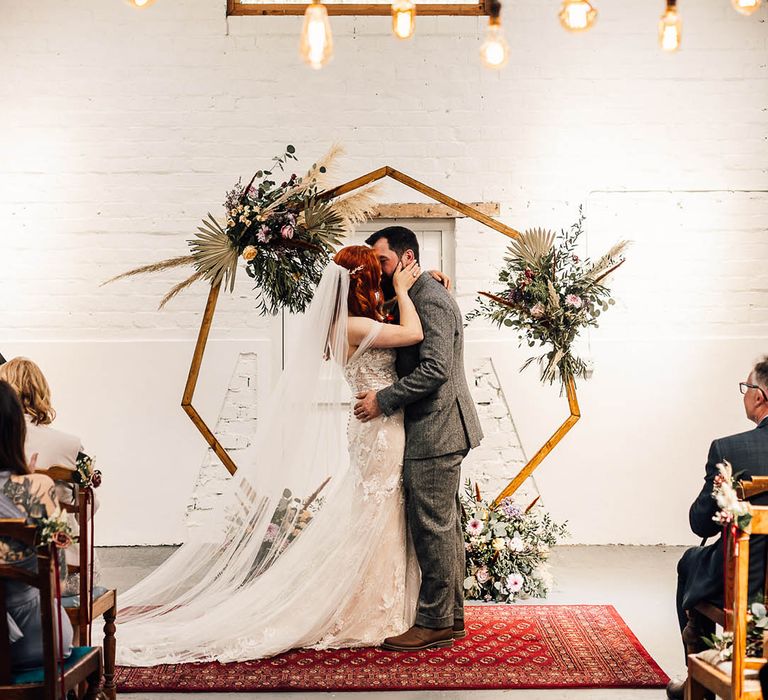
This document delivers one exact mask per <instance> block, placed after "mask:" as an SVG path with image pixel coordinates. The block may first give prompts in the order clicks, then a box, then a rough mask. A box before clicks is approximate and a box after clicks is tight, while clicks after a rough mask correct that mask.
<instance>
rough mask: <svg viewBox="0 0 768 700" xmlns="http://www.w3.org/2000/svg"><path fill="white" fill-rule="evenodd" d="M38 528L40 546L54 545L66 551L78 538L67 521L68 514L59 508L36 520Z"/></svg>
mask: <svg viewBox="0 0 768 700" xmlns="http://www.w3.org/2000/svg"><path fill="white" fill-rule="evenodd" d="M34 522H35V524H36V525H37V527H38V543H39V544H40V545H43V546H45V545H49V544H53V545H54V546H56V547H58V548H59V549H66V548H67V547H69V546H70V545H71V544H72V543H73V542H77V538H76V537H75V535H74V533H73V532H72V528H71V527H70V525H69V522H68V520H67V514H66V513H65V512H64V511H63V510H61V508H60V507H58V506H57V508H56V510H55V511H54V512H53V513H51V514H50V515H46V516H44V517H42V518H36V519H34Z"/></svg>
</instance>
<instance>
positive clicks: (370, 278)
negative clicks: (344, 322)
mask: <svg viewBox="0 0 768 700" xmlns="http://www.w3.org/2000/svg"><path fill="white" fill-rule="evenodd" d="M333 261H334V262H335V263H336V264H337V265H340V266H341V267H346V268H347V270H349V295H348V297H347V308H348V309H349V315H350V316H365V317H367V318H372V319H373V320H374V321H381V319H382V313H381V265H380V264H379V259H378V258H377V257H376V253H374V252H373V248H369V247H368V246H364V245H350V246H346V247H345V248H342V249H341V250H340V251H339V252H338V253H336V255H335V256H334V258H333Z"/></svg>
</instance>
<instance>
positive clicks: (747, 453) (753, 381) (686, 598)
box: [667, 356, 768, 698]
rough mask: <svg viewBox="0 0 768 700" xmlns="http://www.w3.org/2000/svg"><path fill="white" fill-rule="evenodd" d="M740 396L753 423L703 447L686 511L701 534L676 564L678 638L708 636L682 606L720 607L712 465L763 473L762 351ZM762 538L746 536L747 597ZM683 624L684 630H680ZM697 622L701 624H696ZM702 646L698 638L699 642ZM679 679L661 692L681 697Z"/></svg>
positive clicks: (767, 439) (766, 457)
mask: <svg viewBox="0 0 768 700" xmlns="http://www.w3.org/2000/svg"><path fill="white" fill-rule="evenodd" d="M739 391H740V392H741V393H742V395H743V401H744V412H745V413H746V416H747V418H748V419H749V420H750V421H752V422H753V423H755V425H756V426H757V427H755V428H753V429H752V430H748V431H746V432H744V433H738V434H737V435H729V436H728V437H723V438H719V439H717V440H715V441H714V442H713V443H712V445H711V447H710V448H709V457H708V458H707V465H706V471H705V474H704V486H703V487H702V489H701V493H699V495H698V496H697V497H696V500H695V501H694V502H693V505H692V506H691V508H690V511H689V513H688V518H689V520H690V524H691V529H692V530H693V532H694V533H695V534H697V535H698V536H699V537H703V538H705V539H704V540H703V541H702V544H701V545H700V546H698V547H691V549H688V550H687V551H686V552H685V554H683V556H682V558H681V559H680V561H679V563H678V565H677V617H678V621H679V623H680V632H681V634H683V638H684V639H688V640H691V641H693V640H696V642H699V641H700V639H701V636H710V635H711V634H712V633H713V632H714V631H715V629H714V624H713V623H710V621H709V620H706V619H704V618H700V619H699V620H698V623H699V627H698V629H695V628H694V627H693V626H692V625H689V618H688V614H687V611H689V610H692V609H693V608H694V607H695V606H696V605H698V604H699V603H703V602H710V603H714V604H715V605H717V606H718V607H722V606H723V594H724V571H723V537H722V526H721V525H719V524H718V523H716V522H715V521H714V519H713V518H714V515H715V513H716V512H717V510H718V506H717V503H715V499H714V498H713V497H712V490H713V486H714V481H715V477H716V476H717V475H718V469H717V465H718V464H719V463H720V462H723V461H724V460H727V461H728V462H730V463H731V465H732V466H733V473H734V474H737V473H739V472H742V477H747V476H768V356H766V357H764V358H763V359H762V360H761V361H760V362H758V363H757V364H756V365H755V366H754V367H753V368H752V371H751V372H750V373H749V376H748V377H747V380H746V381H745V382H740V383H739ZM752 502H753V503H755V504H758V505H768V494H763V495H761V496H757V497H755V498H753V499H752ZM708 537H717V540H715V542H713V543H712V544H709V545H705V544H704V542H705V541H706V538H708ZM765 540H766V538H765V537H753V538H752V539H751V540H750V556H749V599H750V600H752V599H753V597H757V596H758V595H761V594H762V591H763V578H764V573H765V568H764V567H765V555H766V541H765ZM686 626H688V629H686ZM702 626H703V628H702ZM701 648H702V649H703V648H704V647H703V643H702V645H701ZM684 692H685V681H674V680H673V681H670V683H669V685H668V686H667V697H669V698H682V697H684Z"/></svg>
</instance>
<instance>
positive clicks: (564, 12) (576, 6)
mask: <svg viewBox="0 0 768 700" xmlns="http://www.w3.org/2000/svg"><path fill="white" fill-rule="evenodd" d="M559 17H560V24H562V25H563V28H564V29H567V30H568V31H569V32H583V31H584V30H586V29H589V28H590V27H592V25H593V24H594V23H595V20H596V19H597V10H596V9H595V8H594V7H592V4H591V3H590V2H589V1H588V0H563V5H562V7H561V8H560V15H559Z"/></svg>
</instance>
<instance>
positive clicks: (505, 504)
mask: <svg viewBox="0 0 768 700" xmlns="http://www.w3.org/2000/svg"><path fill="white" fill-rule="evenodd" d="M501 510H502V511H503V512H504V515H506V516H507V517H508V518H519V517H520V516H521V515H522V514H523V509H522V508H521V507H520V506H519V505H517V503H514V502H513V501H512V499H511V498H505V499H504V500H503V501H502V502H501Z"/></svg>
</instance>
